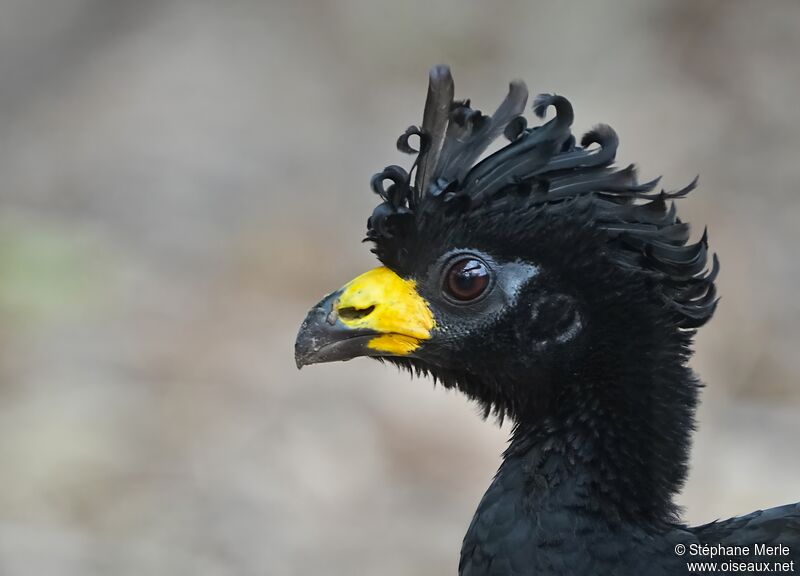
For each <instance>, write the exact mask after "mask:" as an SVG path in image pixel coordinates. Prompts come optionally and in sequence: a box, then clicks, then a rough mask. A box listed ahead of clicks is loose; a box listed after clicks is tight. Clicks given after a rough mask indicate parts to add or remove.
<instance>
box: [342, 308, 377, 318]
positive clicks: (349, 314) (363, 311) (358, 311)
mask: <svg viewBox="0 0 800 576" xmlns="http://www.w3.org/2000/svg"><path fill="white" fill-rule="evenodd" d="M373 310H375V306H369V307H367V308H354V307H352V306H346V307H344V308H339V310H338V312H339V316H340V317H341V318H344V319H345V320H360V319H361V318H364V317H366V316H369V315H370V314H372V311H373Z"/></svg>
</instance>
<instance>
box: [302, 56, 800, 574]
mask: <svg viewBox="0 0 800 576" xmlns="http://www.w3.org/2000/svg"><path fill="white" fill-rule="evenodd" d="M527 96H528V92H527V88H526V87H525V85H524V84H523V83H522V82H518V81H517V82H512V83H511V85H510V88H509V92H508V95H507V96H506V98H505V100H504V101H503V102H502V103H501V104H500V106H499V107H498V108H497V110H496V111H495V112H494V114H492V115H491V116H486V115H483V114H482V113H481V112H479V111H477V110H474V109H473V108H472V107H471V106H470V103H469V101H456V100H454V88H453V81H452V77H451V75H450V71H449V69H448V68H447V67H444V66H439V67H435V68H434V69H433V70H432V71H431V75H430V85H429V90H428V97H427V101H426V105H425V111H424V115H423V121H422V124H421V126H419V127H411V128H409V129H408V130H406V132H405V133H404V134H403V135H402V136H401V137H400V139H399V140H398V149H400V150H401V151H403V152H407V153H410V154H414V155H416V159H415V161H414V163H413V165H412V168H411V170H410V171H406V170H405V169H403V168H401V167H399V166H389V167H387V168H385V169H384V170H383V171H382V172H380V173H378V174H376V175H375V177H374V178H373V179H372V188H373V190H374V191H375V192H376V193H377V194H378V195H379V196H380V198H381V203H380V204H379V205H378V206H377V207H376V208H375V210H374V211H373V213H372V216H371V217H370V219H369V222H368V231H367V240H368V241H370V242H371V243H372V244H373V251H374V252H375V253H376V255H377V256H378V258H379V259H380V260H381V262H382V263H383V264H384V265H385V266H386V267H387V268H388V269H389V270H390V271H391V273H392V274H393V276H392V278H394V275H396V276H397V277H398V278H400V279H403V281H408V282H409V283H410V284H409V285H410V286H411V287H412V288H413V291H414V294H415V295H416V296H414V297H413V298H416V297H417V296H418V297H419V298H420V301H422V302H424V307H426V308H428V309H429V310H430V314H431V318H432V320H431V324H430V325H431V326H432V328H430V330H428V329H427V328H426V329H425V330H422V332H419V330H418V329H419V326H416V329H417V330H416V331H405V332H404V329H403V328H392V329H391V334H389V329H385V330H384V329H383V328H381V326H383V325H382V324H380V323H379V318H378V317H379V316H380V314H382V312H383V311H384V310H385V309H388V308H390V304H387V303H386V302H383V301H381V300H380V299H379V298H378V299H375V300H369V301H366V303H363V302H362V303H360V304H357V305H354V304H351V303H349V302H350V300H348V298H350V296H349V295H348V294H349V293H348V292H347V290H346V289H343V290H342V291H340V292H337V293H334V294H332V295H331V296H329V297H327V298H326V299H325V300H323V301H322V302H321V303H320V304H318V305H317V306H316V307H315V308H314V309H313V310H312V312H311V313H309V317H308V318H307V319H306V322H305V323H304V325H303V328H302V329H301V333H300V335H299V336H298V344H297V359H298V360H297V361H298V365H303V364H309V363H314V362H320V361H330V360H335V359H349V358H351V357H354V356H358V355H370V356H376V357H378V358H379V359H382V360H386V361H389V362H392V363H395V364H397V365H399V366H401V367H404V368H407V369H408V370H410V371H413V372H417V373H420V374H430V375H432V376H433V377H434V378H435V379H436V380H438V381H441V382H442V383H443V384H444V385H445V386H447V387H453V388H457V389H459V390H461V391H462V392H464V393H465V394H466V395H467V396H468V397H470V398H471V399H473V400H475V401H476V402H477V403H479V404H480V405H481V406H482V408H483V410H484V412H485V414H486V415H487V416H488V415H490V414H495V415H496V416H497V417H498V418H499V419H501V420H502V419H503V418H506V417H509V418H511V419H513V421H514V428H513V433H512V438H511V441H510V445H509V447H508V450H507V451H506V452H505V454H504V460H503V464H502V465H501V467H500V469H499V470H498V473H497V475H496V477H495V479H494V481H493V482H492V485H491V486H490V488H489V489H488V491H487V492H486V495H485V496H484V498H483V500H482V501H481V503H480V505H479V506H478V510H477V512H476V514H475V517H474V519H473V521H472V523H471V525H470V527H469V529H468V531H467V535H466V537H465V539H464V542H463V547H462V551H461V560H460V564H459V573H460V574H461V575H462V576H488V575H498V576H500V575H503V576H514V575H533V574H545V575H562V574H604V575H605V574H619V575H623V574H625V575H627V574H653V575H661V574H685V573H689V571H688V568H687V562H689V561H703V560H705V559H706V558H704V557H703V556H702V554H701V555H692V554H691V553H689V552H687V554H685V555H683V556H682V555H678V554H676V553H675V549H676V546H678V545H683V546H686V547H687V550H689V551H690V550H692V546H693V545H694V546H698V545H700V544H707V545H726V546H743V545H750V546H751V552H752V553H741V552H742V551H741V550H738V549H737V550H735V551H731V550H728V552H731V554H732V555H731V556H728V557H725V559H727V560H736V561H739V562H745V563H747V562H753V563H755V562H758V561H767V562H790V561H796V560H798V559H800V508H798V506H797V505H790V506H785V507H782V508H774V509H772V510H767V511H765V512H757V513H754V514H750V515H748V516H743V517H739V518H733V519H731V520H728V521H724V522H717V523H712V524H708V525H705V526H700V527H696V528H691V527H688V526H685V525H684V524H683V523H682V522H681V521H680V515H679V510H678V508H677V507H676V505H675V503H674V496H675V494H676V493H677V492H678V490H679V489H680V487H681V486H682V484H683V482H684V479H685V476H686V473H687V460H688V453H689V443H690V435H691V433H692V431H693V428H694V413H695V408H696V403H697V395H698V390H699V388H700V384H699V381H698V380H697V378H696V377H695V375H694V374H693V373H692V371H691V370H690V369H689V368H688V366H687V362H688V360H689V357H690V355H691V345H692V338H693V336H694V334H695V330H696V329H697V328H699V327H700V326H702V325H703V324H705V323H706V322H707V321H708V320H709V319H710V318H711V316H712V315H713V313H714V310H715V308H716V305H717V296H716V289H715V285H714V282H715V279H716V275H717V271H718V269H719V266H718V261H717V258H716V256H713V257H712V258H711V262H710V264H709V262H708V260H709V254H708V237H707V234H706V233H705V232H704V233H703V234H702V236H701V238H700V239H699V240H698V241H696V242H693V243H690V242H689V226H688V224H686V223H685V222H682V221H681V220H680V219H679V218H678V217H677V215H676V210H675V205H674V200H677V199H680V198H682V197H684V196H686V195H687V194H688V193H689V192H690V191H691V190H692V189H694V187H695V185H696V183H697V181H696V180H695V181H693V182H691V183H690V184H689V185H688V186H686V187H684V188H682V189H680V190H677V191H674V192H667V191H664V190H661V191H658V192H655V191H654V190H655V188H656V186H657V184H658V180H657V179H656V180H651V181H648V182H644V183H640V182H639V181H638V179H637V174H636V170H635V168H634V167H633V166H627V167H623V168H617V167H615V166H614V165H613V163H614V160H615V156H616V151H617V146H618V138H617V135H616V133H615V132H614V131H613V130H612V129H611V128H610V127H608V126H605V125H599V126H597V127H595V128H594V129H593V130H591V131H589V132H588V133H587V134H586V135H584V136H583V138H582V139H581V141H580V143H577V142H576V139H575V138H574V137H573V135H572V134H571V131H570V127H571V125H572V123H573V110H572V106H571V105H570V103H569V102H568V101H567V100H566V99H565V98H563V97H561V96H557V95H541V96H538V97H537V98H536V99H535V100H534V112H535V114H536V115H537V116H539V117H540V118H544V117H545V115H546V113H547V111H548V110H549V109H551V108H552V109H553V110H554V111H555V115H554V117H553V118H552V119H551V120H549V121H547V122H545V123H544V124H543V125H541V126H533V127H528V125H527V122H526V120H525V119H524V117H523V116H522V113H523V112H524V108H525V105H526V101H527ZM501 136H504V137H506V138H507V139H508V140H510V143H508V144H507V145H506V146H504V147H502V148H500V149H499V150H498V151H496V152H494V153H492V154H490V155H488V156H485V157H483V156H484V155H485V153H486V150H487V149H488V148H489V146H490V145H491V144H492V142H493V141H494V140H495V139H497V138H499V137H501ZM404 286H405V284H404ZM346 301H347V302H346ZM415 301H416V300H415ZM423 315H424V314H423ZM342 317H346V318H349V319H350V320H349V321H352V322H358V323H357V324H356V323H351V324H347V325H342V324H341V322H342V320H341V318H342ZM354 319H355V320H354ZM406 332H407V333H406ZM427 332H429V334H427V335H426V333H427ZM412 333H413V334H415V336H413V337H412V336H409V334H412ZM387 334H389V335H390V336H397V335H398V334H399V335H400V336H403V337H404V338H407V339H408V340H405V341H404V342H406V343H408V342H411V344H410V345H408V348H407V349H405V348H403V349H402V350H400V349H395V348H391V350H395V351H393V352H386V349H383V348H380V345H377V344H373V345H371V346H365V345H364V344H363V342H366V339H368V338H371V337H373V336H382V337H385V336H387ZM420 334H422V335H420ZM345 342H346V345H344V344H343V343H345ZM382 350H383V351H382ZM396 350H400V351H396ZM756 544H782V545H785V546H787V547H788V550H789V552H788V555H782V556H774V557H769V558H766V557H764V555H763V554H762V557H761V558H758V557H757V554H756V553H755V552H756V551H755V550H753V549H752V547H753V546H754V545H756ZM736 554H738V555H736ZM717 561H719V562H722V561H723V560H721V559H720V558H719V557H718V558H717ZM745 568H747V567H745ZM749 568H752V569H751V570H749V571H750V572H753V573H755V572H758V571H759V570H757V569H756V568H755V567H754V566H751V567H749ZM798 569H800V568H798ZM738 571H739V572H740V573H748V569H744V570H738Z"/></svg>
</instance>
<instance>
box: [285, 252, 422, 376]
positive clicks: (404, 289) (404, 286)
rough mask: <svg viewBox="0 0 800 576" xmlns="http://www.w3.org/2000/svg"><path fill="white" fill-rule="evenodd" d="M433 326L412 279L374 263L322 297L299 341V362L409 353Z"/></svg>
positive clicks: (308, 317) (306, 363) (304, 326)
mask: <svg viewBox="0 0 800 576" xmlns="http://www.w3.org/2000/svg"><path fill="white" fill-rule="evenodd" d="M434 326H435V321H434V318H433V314H432V313H431V310H430V308H429V306H428V303H427V302H426V301H425V299H423V298H422V297H421V296H420V295H419V293H418V292H417V289H416V282H414V280H409V279H404V278H401V277H400V276H398V275H397V274H395V273H394V272H392V271H391V270H389V269H388V268H386V267H383V266H382V267H380V268H375V269H374V270H370V271H369V272H366V273H364V274H362V275H361V276H358V277H356V278H354V279H353V280H351V281H350V282H348V283H347V284H345V285H344V286H343V287H342V289H341V290H339V291H337V292H334V293H333V294H330V295H328V296H326V297H325V298H323V299H322V301H320V302H319V304H317V305H316V306H314V308H312V309H311V311H310V312H309V313H308V316H307V317H306V319H305V321H304V322H303V324H302V326H301V327H300V332H299V334H298V335H297V341H296V343H295V360H296V361H297V366H298V367H301V366H305V365H308V364H316V363H319V362H332V361H335V360H349V359H350V358H354V357H356V356H407V355H409V354H411V353H412V352H414V351H415V350H416V349H417V348H419V347H420V345H421V344H422V342H423V341H425V340H428V339H429V338H430V337H431V331H432V330H433V328H434Z"/></svg>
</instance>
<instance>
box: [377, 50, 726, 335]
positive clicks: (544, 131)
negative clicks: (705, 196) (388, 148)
mask: <svg viewBox="0 0 800 576" xmlns="http://www.w3.org/2000/svg"><path fill="white" fill-rule="evenodd" d="M453 96H454V86H453V78H452V76H451V74H450V70H449V68H448V67H447V66H436V67H434V68H433V69H431V72H430V83H429V86H428V96H427V100H426V102H425V111H424V114H423V119H422V125H421V126H411V127H409V128H408V129H407V130H406V131H405V133H403V134H402V135H401V136H400V138H399V139H398V141H397V148H398V150H400V151H401V152H405V153H408V154H414V155H416V160H415V161H414V163H413V165H412V167H411V169H410V170H409V171H406V170H405V169H403V168H401V167H400V166H388V167H386V168H385V169H384V170H383V171H382V172H379V173H378V174H376V175H375V176H373V178H372V182H371V185H372V189H373V190H374V191H375V193H377V194H378V195H379V196H380V197H381V198H382V199H383V202H382V203H381V204H379V205H378V206H377V207H376V208H375V210H374V211H373V213H372V216H371V217H370V219H369V221H368V224H367V228H368V230H367V240H369V241H372V242H374V244H375V247H374V249H373V251H374V252H375V253H376V254H377V255H378V257H379V258H380V259H381V261H382V262H383V263H384V264H386V265H387V266H389V267H391V268H396V269H403V268H404V264H403V260H404V259H405V258H407V257H408V252H407V247H408V243H409V242H408V241H409V239H410V238H411V237H412V236H413V235H414V234H415V232H416V227H417V226H418V225H419V222H420V221H421V220H422V215H423V214H424V213H425V212H427V211H444V212H445V213H453V214H458V213H463V212H467V211H472V210H478V209H480V208H482V207H486V206H490V205H491V204H492V203H494V202H497V201H499V200H500V199H502V198H503V197H506V196H507V195H509V194H510V193H513V194H514V196H515V197H520V196H522V197H524V198H525V199H526V205H527V206H528V207H530V206H533V207H536V208H537V209H539V210H542V211H547V213H549V214H556V215H563V216H565V217H570V216H571V217H575V216H580V217H582V218H583V219H584V220H585V221H587V222H589V223H590V224H591V225H593V226H595V227H597V228H598V229H600V230H602V231H603V232H604V233H605V235H606V237H607V239H608V244H609V248H610V250H609V252H610V254H611V255H612V258H613V260H614V261H615V262H616V263H617V264H619V265H620V266H623V267H626V268H632V269H636V270H639V271H641V272H643V273H646V274H647V275H649V276H651V277H652V278H653V279H654V280H656V282H657V284H658V285H659V286H660V287H661V290H660V292H661V294H662V296H663V298H664V301H665V303H666V304H667V305H668V306H669V307H670V308H671V309H672V310H673V311H674V313H675V319H676V323H677V325H678V326H679V327H681V328H696V327H698V326H701V325H702V324H704V323H705V322H706V321H707V320H708V319H709V318H710V317H711V315H712V314H713V312H714V309H715V307H716V303H717V299H716V291H715V287H714V280H715V278H716V275H717V271H718V269H719V265H718V261H717V258H716V256H714V257H713V264H712V266H711V270H707V267H706V264H707V259H708V241H707V235H706V234H705V233H704V234H703V236H702V238H701V239H700V240H699V241H698V242H696V243H694V244H688V240H689V226H688V224H686V223H684V222H681V220H680V219H679V218H677V217H676V213H675V205H674V203H673V202H668V201H670V200H673V199H677V198H682V197H684V196H686V195H687V194H688V193H689V192H690V191H692V190H693V189H694V188H695V186H696V184H697V179H695V180H694V181H693V182H691V183H690V184H689V185H688V186H686V187H685V188H683V189H681V190H677V191H674V192H666V191H664V190H661V191H660V192H653V190H654V189H655V187H656V186H657V184H658V182H659V179H655V180H652V181H649V182H644V183H639V182H638V180H637V176H636V170H635V168H634V166H633V165H629V166H627V167H625V168H619V167H615V166H613V163H614V159H615V156H616V152H617V146H618V143H619V141H618V138H617V134H616V133H615V132H614V130H613V129H611V128H610V127H609V126H606V125H598V126H596V127H595V128H594V129H593V130H591V131H589V132H587V133H586V134H585V135H584V136H583V138H582V139H581V141H580V144H579V145H578V143H576V141H575V137H574V136H573V135H572V133H571V131H570V127H571V125H572V121H573V110H572V105H571V104H570V103H569V101H568V100H567V99H566V98H564V97H562V96H557V95H550V94H541V95H539V96H537V97H536V98H535V99H534V102H533V111H534V113H535V114H536V116H537V117H539V118H544V117H545V115H546V112H547V110H548V108H550V107H552V108H554V110H555V117H554V118H553V119H552V120H549V121H548V122H546V123H544V124H543V125H541V126H532V127H529V126H528V125H527V121H526V119H525V117H524V116H522V113H523V112H524V110H525V104H526V101H527V99H528V89H527V87H526V86H525V84H524V83H523V82H521V81H514V82H512V83H511V84H510V86H509V91H508V95H507V96H506V98H505V99H504V100H503V102H502V103H501V104H500V106H498V108H497V110H496V111H495V112H494V114H492V115H491V116H486V115H484V114H482V113H481V112H480V111H479V110H474V109H473V108H472V107H471V106H470V102H469V100H466V101H457V100H454V99H453ZM501 135H502V136H504V137H505V138H506V139H508V140H509V142H510V143H509V144H507V145H506V146H504V147H502V148H501V149H500V150H498V151H497V152H494V153H493V154H491V155H489V156H487V157H485V158H483V159H481V156H482V155H483V154H484V152H485V151H486V150H487V148H488V147H489V146H490V145H491V144H492V142H494V141H495V140H496V139H497V138H498V137H500V136H501ZM414 144H416V147H415V146H414ZM509 217H513V214H510V215H509Z"/></svg>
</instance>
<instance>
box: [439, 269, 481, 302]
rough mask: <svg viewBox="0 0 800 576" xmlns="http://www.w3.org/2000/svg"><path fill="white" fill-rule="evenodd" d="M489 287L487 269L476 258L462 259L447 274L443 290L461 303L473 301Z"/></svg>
mask: <svg viewBox="0 0 800 576" xmlns="http://www.w3.org/2000/svg"><path fill="white" fill-rule="evenodd" d="M487 286H489V269H488V268H487V267H486V264H484V263H483V262H481V261H480V260H478V259H477V258H463V259H461V260H459V261H457V262H456V263H455V264H453V265H452V266H451V267H450V270H448V272H447V278H446V281H445V289H446V290H447V292H448V294H449V295H450V296H452V297H453V298H455V299H456V300H459V301H461V302H467V301H469V300H474V299H475V298H477V297H478V296H480V295H481V294H483V292H484V291H485V290H486V287H487Z"/></svg>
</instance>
